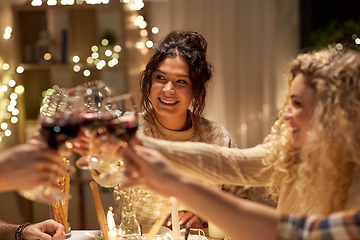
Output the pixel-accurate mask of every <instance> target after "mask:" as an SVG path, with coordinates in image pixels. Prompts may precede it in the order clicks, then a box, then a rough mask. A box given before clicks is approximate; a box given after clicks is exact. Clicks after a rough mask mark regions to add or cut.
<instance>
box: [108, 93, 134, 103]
mask: <svg viewBox="0 0 360 240" xmlns="http://www.w3.org/2000/svg"><path fill="white" fill-rule="evenodd" d="M127 98H130V99H132V98H133V96H132V94H131V93H124V94H120V95H116V96H113V97H109V98H107V99H106V101H107V102H112V101H119V100H123V99H127Z"/></svg>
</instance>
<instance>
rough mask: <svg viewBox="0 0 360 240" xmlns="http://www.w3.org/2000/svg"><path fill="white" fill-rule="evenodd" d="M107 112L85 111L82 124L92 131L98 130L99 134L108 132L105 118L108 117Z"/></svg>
mask: <svg viewBox="0 0 360 240" xmlns="http://www.w3.org/2000/svg"><path fill="white" fill-rule="evenodd" d="M107 118H108V116H107V115H106V114H99V113H84V114H83V115H82V116H81V120H82V125H83V126H84V127H86V128H87V129H89V130H90V131H93V132H96V133H97V134H98V135H101V134H104V133H106V126H105V123H104V120H105V119H107Z"/></svg>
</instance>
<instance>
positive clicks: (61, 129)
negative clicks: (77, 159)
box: [19, 88, 83, 203]
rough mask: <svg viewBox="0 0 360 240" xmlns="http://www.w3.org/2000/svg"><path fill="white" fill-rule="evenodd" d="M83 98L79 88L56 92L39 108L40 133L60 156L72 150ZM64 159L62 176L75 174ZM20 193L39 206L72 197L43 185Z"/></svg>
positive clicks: (73, 168) (73, 169) (79, 120)
mask: <svg viewBox="0 0 360 240" xmlns="http://www.w3.org/2000/svg"><path fill="white" fill-rule="evenodd" d="M82 95H83V89H81V88H73V89H58V90H57V91H55V92H54V93H53V94H52V95H51V96H50V97H46V98H45V99H44V101H43V104H42V105H41V108H40V113H39V117H38V124H39V125H40V126H41V129H40V133H41V135H42V136H43V138H44V139H45V140H46V141H47V143H48V145H49V147H50V148H54V149H56V150H58V152H59V154H60V155H61V152H62V150H63V148H66V147H69V148H71V144H72V143H71V141H73V140H74V139H75V138H76V137H77V135H78V132H79V128H80V124H81V118H80V114H81V112H82V107H83V103H82V99H83V98H82ZM65 160H66V159H65V158H64V164H63V165H62V168H63V171H64V173H66V174H72V173H74V172H75V171H76V169H75V167H74V166H71V165H70V164H67V163H66V161H65ZM19 193H20V194H21V195H22V196H24V197H25V198H27V199H29V200H32V201H38V202H42V203H51V202H54V201H56V200H58V199H62V198H70V197H71V195H70V194H66V193H63V192H62V191H60V190H59V189H56V188H52V187H47V186H43V185H40V186H38V187H35V188H33V189H30V190H23V191H20V192H19Z"/></svg>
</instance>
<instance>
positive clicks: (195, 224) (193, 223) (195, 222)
mask: <svg viewBox="0 0 360 240" xmlns="http://www.w3.org/2000/svg"><path fill="white" fill-rule="evenodd" d="M165 223H166V226H168V227H171V226H172V218H171V216H170V217H169V218H168V220H167V221H166V222H165ZM187 223H190V227H191V228H197V229H200V228H203V227H204V226H203V225H202V223H201V221H200V218H199V217H198V216H196V215H194V213H192V212H190V211H186V212H185V211H179V224H180V225H182V226H184V227H185V226H186V224H187Z"/></svg>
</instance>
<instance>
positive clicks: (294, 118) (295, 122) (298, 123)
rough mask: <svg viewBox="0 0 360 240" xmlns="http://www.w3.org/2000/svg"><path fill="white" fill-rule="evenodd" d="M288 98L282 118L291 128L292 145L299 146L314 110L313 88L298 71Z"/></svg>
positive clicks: (301, 144)
mask: <svg viewBox="0 0 360 240" xmlns="http://www.w3.org/2000/svg"><path fill="white" fill-rule="evenodd" d="M290 100H291V102H290V106H289V107H288V108H287V111H286V112H285V113H284V119H285V120H287V121H289V123H290V126H291V128H292V134H293V142H292V145H293V147H295V148H301V147H302V146H303V145H304V143H305V141H306V138H307V132H308V130H309V127H310V120H311V118H312V116H313V112H314V90H313V89H312V88H311V87H310V86H309V84H308V79H307V77H306V76H304V75H303V74H302V73H298V74H297V75H296V76H295V78H294V80H293V81H292V83H291V86H290Z"/></svg>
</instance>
